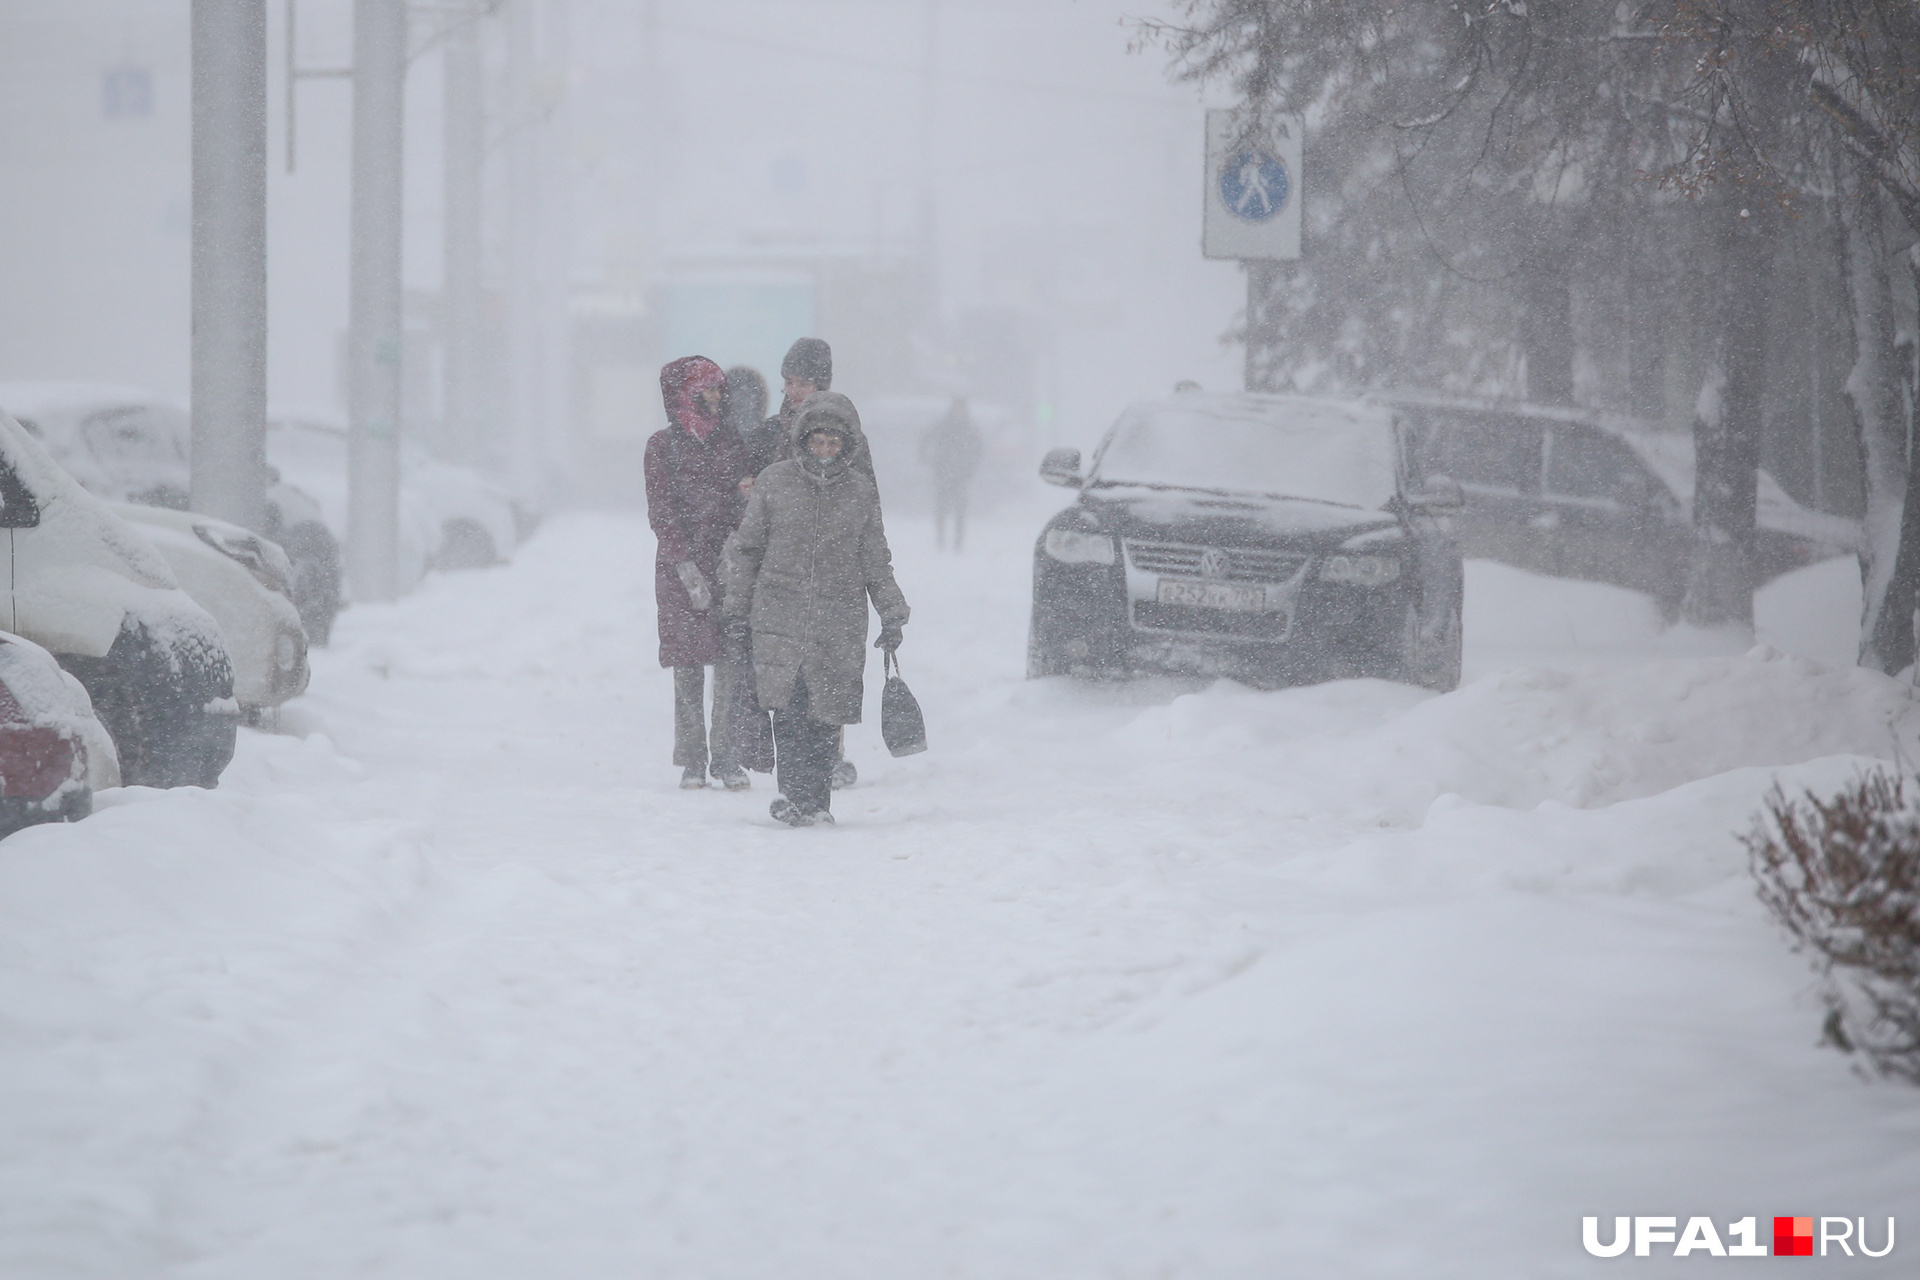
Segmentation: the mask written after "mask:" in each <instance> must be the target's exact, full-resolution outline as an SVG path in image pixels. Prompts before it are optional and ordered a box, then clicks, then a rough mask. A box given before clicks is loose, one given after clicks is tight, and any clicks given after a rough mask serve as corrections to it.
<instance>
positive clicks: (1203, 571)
mask: <svg viewBox="0 0 1920 1280" xmlns="http://www.w3.org/2000/svg"><path fill="white" fill-rule="evenodd" d="M1200 576H1201V577H1203V578H1224V577H1226V576H1227V553H1226V552H1224V551H1222V550H1220V548H1218V547H1208V548H1207V549H1206V550H1205V551H1202V552H1201V553H1200Z"/></svg>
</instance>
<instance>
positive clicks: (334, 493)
mask: <svg viewBox="0 0 1920 1280" xmlns="http://www.w3.org/2000/svg"><path fill="white" fill-rule="evenodd" d="M267 461H269V462H270V463H272V464H273V465H274V466H275V467H277V468H279V470H280V473H281V474H282V475H284V476H285V477H286V478H287V479H288V480H290V481H291V482H293V483H295V484H297V485H299V486H300V487H301V488H302V489H304V490H305V491H306V492H308V493H311V494H313V495H314V496H315V497H316V498H318V499H319V501H320V508H321V510H322V511H323V512H324V513H325V516H326V520H327V524H328V526H329V527H330V528H331V529H332V530H333V531H334V534H335V536H336V537H338V538H340V539H345V537H346V536H347V424H346V421H345V420H344V419H343V418H341V417H340V415H338V414H335V413H330V412H327V411H325V410H320V409H298V408H283V407H281V406H278V405H276V406H273V407H272V408H270V409H269V411H268V413H267ZM525 523H526V520H525V517H523V516H522V515H521V514H520V513H519V512H518V511H517V510H516V508H515V506H514V502H513V499H512V498H511V497H509V496H508V494H507V492H506V491H505V490H504V489H502V488H500V487H499V486H498V485H496V484H494V483H492V482H491V481H489V480H487V479H486V478H484V477H483V476H481V475H480V474H479V473H478V472H476V471H473V470H471V469H469V468H467V467H460V466H455V465H453V464H452V463H449V462H442V461H440V460H439V459H438V458H435V457H434V456H433V455H432V454H430V453H428V452H427V451H426V450H425V449H423V448H421V447H420V446H419V445H417V444H415V443H414V442H413V441H411V440H403V441H402V442H401V445H400V548H399V551H400V570H401V585H402V586H403V587H410V586H412V585H413V584H414V583H415V582H418V581H419V580H420V578H421V577H422V576H424V575H425V574H427V573H428V572H430V571H432V570H435V569H477V568H483V567H485V566H487V565H490V564H497V563H499V562H500V561H501V560H504V559H505V558H506V557H507V556H508V555H509V554H510V553H511V552H512V551H513V549H514V547H515V546H516V545H517V544H518V543H519V540H520V537H521V535H522V533H523V531H524V529H523V525H524V524H525Z"/></svg>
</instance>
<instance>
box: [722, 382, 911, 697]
mask: <svg viewBox="0 0 1920 1280" xmlns="http://www.w3.org/2000/svg"><path fill="white" fill-rule="evenodd" d="M822 418H827V419H830V420H832V421H833V422H834V423H835V424H836V425H837V426H839V427H840V428H841V430H842V432H843V433H844V434H845V435H846V436H847V437H848V440H849V442H851V441H852V440H856V439H864V435H863V434H862V433H861V431H860V415H859V413H858V412H857V411H856V410H855V409H854V407H853V401H851V400H849V399H847V398H846V397H845V396H843V395H841V394H840V393H839V392H837V391H818V392H815V393H814V394H813V395H811V396H808V397H807V402H806V404H805V405H803V406H802V407H801V410H800V412H799V413H798V414H797V415H796V416H795V418H794V422H793V427H792V429H791V439H792V442H793V444H794V446H795V452H796V453H797V454H798V455H799V456H798V457H797V458H795V459H790V460H788V461H785V462H776V463H774V464H773V465H772V466H770V467H768V468H767V469H766V470H765V471H762V472H761V473H760V478H759V479H758V480H757V481H756V482H755V483H754V488H753V497H752V499H751V500H750V501H749V502H748V503H747V514H746V516H745V518H744V519H742V520H741V522H740V527H739V529H737V530H736V531H735V532H734V534H733V536H732V537H730V538H728V539H727V546H726V551H725V552H724V554H723V557H722V560H721V564H720V573H721V577H722V580H723V581H724V582H725V583H726V597H725V600H726V604H725V608H726V613H727V616H728V617H742V616H744V617H746V618H747V619H748V620H749V622H750V623H751V625H752V627H753V673H754V680H755V683H756V686H757V688H758V690H759V695H760V705H761V706H762V707H764V708H766V709H767V710H769V711H775V710H779V709H781V708H783V707H785V706H787V705H788V704H789V703H790V702H791V701H792V700H793V689H794V680H795V677H797V676H804V677H805V678H806V682H807V707H808V714H809V715H811V716H812V717H813V718H814V719H815V720H819V721H822V722H824V723H826V724H858V723H859V722H860V704H861V701H862V695H863V693H864V685H863V683H862V681H863V678H864V676H865V674H866V666H867V601H868V599H872V601H873V607H874V609H875V610H876V611H877V612H878V613H879V614H880V621H881V622H882V623H900V624H904V623H905V622H906V620H907V616H908V614H909V612H910V611H909V610H908V608H907V601H906V597H904V596H903V595H901V594H900V587H899V585H898V584H897V583H895V582H894V580H893V553H892V552H891V551H890V550H888V548H887V531H886V528H885V526H884V525H883V524H882V523H881V518H880V495H879V492H878V491H877V490H876V489H875V488H874V485H873V481H872V480H870V479H868V478H867V476H865V475H864V474H862V473H861V472H860V471H859V470H857V469H856V468H854V467H852V466H850V465H848V460H847V454H846V452H843V453H842V454H841V456H840V457H838V458H836V459H834V460H833V461H832V462H830V463H825V464H822V463H821V462H820V460H819V459H817V458H814V457H813V456H812V455H811V454H808V453H806V452H805V451H804V449H803V448H801V447H800V445H801V441H803V440H805V439H806V435H807V432H808V431H810V430H812V429H813V428H814V427H816V426H818V425H819V422H820V420H821V419H822Z"/></svg>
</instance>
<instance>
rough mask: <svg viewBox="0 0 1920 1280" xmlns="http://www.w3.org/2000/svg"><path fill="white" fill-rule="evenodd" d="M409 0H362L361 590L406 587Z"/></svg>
mask: <svg viewBox="0 0 1920 1280" xmlns="http://www.w3.org/2000/svg"><path fill="white" fill-rule="evenodd" d="M406 83H407V5H406V0H354V6H353V215H352V231H351V244H352V257H353V263H352V278H351V281H350V283H349V286H348V347H349V358H350V360H351V366H350V377H349V382H348V391H347V396H348V404H347V416H348V427H349V435H348V439H347V579H348V585H349V586H350V587H351V588H352V590H353V595H354V598H355V599H357V600H392V599H395V598H396V597H397V596H398V595H399V591H400V583H399V556H398V551H397V547H398V541H399V527H400V351H401V338H402V329H401V309H400V307H401V294H400V226H401V221H400V220H401V204H400V197H401V178H402V158H403V154H404V146H403V138H404V132H403V129H402V110H403V108H404V105H405V99H406Z"/></svg>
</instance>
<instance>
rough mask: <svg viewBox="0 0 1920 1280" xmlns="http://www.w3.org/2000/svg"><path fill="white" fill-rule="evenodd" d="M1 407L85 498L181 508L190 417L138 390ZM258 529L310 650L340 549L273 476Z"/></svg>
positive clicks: (42, 396) (328, 616)
mask: <svg viewBox="0 0 1920 1280" xmlns="http://www.w3.org/2000/svg"><path fill="white" fill-rule="evenodd" d="M0 409H5V410H6V411H7V412H9V413H11V414H12V415H13V416H14V417H15V418H17V419H18V420H19V421H20V425H21V426H23V427H25V428H26V429H27V432H28V434H30V435H32V436H34V437H35V438H36V439H38V440H39V441H40V443H41V444H42V445H44V446H45V448H46V450H47V452H48V453H50V454H52V455H53V459H54V461H55V462H58V463H59V464H60V465H61V466H62V467H64V468H66V471H67V474H68V475H71V476H72V477H73V478H74V479H75V480H78V481H79V482H80V485H81V487H82V488H84V489H86V490H87V492H89V493H92V494H95V495H97V496H99V497H102V498H105V499H107V501H109V502H134V503H139V504H141V505H143V506H150V507H169V508H172V509H173V510H176V511H184V510H186V509H187V493H188V485H187V480H188V467H187V459H188V451H189V448H190V447H191V444H192V438H193V435H192V421H191V419H190V418H189V417H188V416H187V411H186V410H185V409H183V408H181V407H180V406H179V405H176V404H171V403H169V402H167V401H166V400H164V399H161V398H159V397H157V396H155V395H153V393H151V392H148V391H142V390H140V389H139V388H137V387H116V386H109V385H105V384H100V383H89V382H15V383H5V384H0ZM270 480H271V483H270V484H269V486H268V488H267V522H266V527H265V528H263V529H262V530H261V532H262V533H264V534H265V535H266V536H267V537H269V538H271V539H272V540H273V541H275V542H277V543H279V544H280V546H281V547H282V548H284V549H285V550H286V553H287V557H288V559H290V560H291V561H292V562H293V601H294V605H295V607H296V608H298V609H299V610H300V621H301V624H302V625H303V626H304V627H305V628H306V632H307V636H308V638H309V639H311V640H312V641H313V643H315V644H325V643H326V642H327V638H328V636H329V635H331V633H332V631H333V619H334V615H335V614H337V613H339V611H340V598H341V592H340V577H341V564H340V544H339V541H338V539H336V538H335V536H334V534H333V533H332V531H331V530H329V529H328V528H327V523H326V519H325V517H324V516H322V514H321V512H320V505H319V503H317V502H315V501H314V500H313V498H312V497H311V496H309V495H308V494H306V493H303V492H301V491H300V490H299V489H298V488H296V487H295V486H293V485H289V484H286V483H284V482H283V481H281V480H280V479H279V478H277V477H270Z"/></svg>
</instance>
